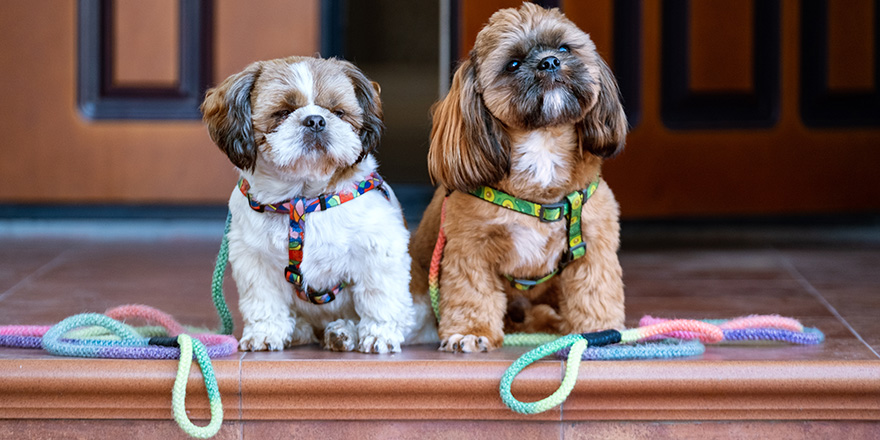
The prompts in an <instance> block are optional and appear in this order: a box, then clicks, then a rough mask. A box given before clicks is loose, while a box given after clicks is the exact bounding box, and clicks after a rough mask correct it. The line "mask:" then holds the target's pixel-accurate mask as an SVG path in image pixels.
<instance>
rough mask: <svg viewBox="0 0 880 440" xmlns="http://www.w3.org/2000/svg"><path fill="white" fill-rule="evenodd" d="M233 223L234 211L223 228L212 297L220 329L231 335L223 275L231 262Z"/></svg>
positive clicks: (213, 278)
mask: <svg viewBox="0 0 880 440" xmlns="http://www.w3.org/2000/svg"><path fill="white" fill-rule="evenodd" d="M230 225H232V212H231V211H230V212H229V213H228V214H226V226H225V227H224V228H223V241H221V242H220V251H219V252H218V253H217V262H216V263H215V264H214V275H213V276H212V277H211V299H212V300H213V301H214V308H215V309H217V315H219V316H220V323H221V325H220V331H219V333H221V334H224V335H231V334H232V330H233V322H232V313H230V312H229V307H228V306H227V305H226V298H225V296H224V295H223V275H224V274H225V273H226V266H227V263H228V262H229V227H230Z"/></svg>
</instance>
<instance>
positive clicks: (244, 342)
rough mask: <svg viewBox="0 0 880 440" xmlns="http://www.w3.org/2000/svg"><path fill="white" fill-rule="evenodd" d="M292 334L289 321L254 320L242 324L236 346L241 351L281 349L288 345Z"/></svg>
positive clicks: (291, 326)
mask: <svg viewBox="0 0 880 440" xmlns="http://www.w3.org/2000/svg"><path fill="white" fill-rule="evenodd" d="M292 336H293V325H292V323H290V322H285V321H282V322H281V323H275V322H272V323H269V322H255V323H253V324H247V325H245V326H244V331H242V335H241V341H239V343H238V347H239V348H240V349H241V350H242V351H266V350H269V351H281V350H284V347H285V346H288V345H290V342H291V340H292Z"/></svg>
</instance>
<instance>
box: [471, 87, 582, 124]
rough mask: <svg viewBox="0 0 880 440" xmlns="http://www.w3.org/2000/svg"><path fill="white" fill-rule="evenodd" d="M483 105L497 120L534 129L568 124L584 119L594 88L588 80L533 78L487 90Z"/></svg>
mask: <svg viewBox="0 0 880 440" xmlns="http://www.w3.org/2000/svg"><path fill="white" fill-rule="evenodd" d="M486 98H487V99H486V105H487V106H489V107H490V110H491V109H493V108H494V109H497V110H493V111H492V113H493V114H494V115H495V116H496V117H498V118H499V119H501V120H503V121H505V123H508V124H510V125H513V126H517V127H521V128H524V129H528V130H533V129H536V128H541V127H551V126H556V125H562V124H568V123H572V122H575V121H578V120H580V119H582V118H583V116H584V113H586V111H587V109H588V108H589V106H590V104H591V102H592V101H593V91H592V90H591V89H590V87H589V80H587V79H584V80H580V81H571V80H568V79H567V78H564V77H560V76H559V75H556V76H549V77H543V78H541V77H532V78H528V79H526V80H520V81H517V82H515V83H509V84H507V85H505V86H500V87H499V89H496V90H495V91H494V93H493V91H492V90H487V92H486Z"/></svg>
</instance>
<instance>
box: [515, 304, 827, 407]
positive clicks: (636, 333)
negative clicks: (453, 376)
mask: <svg viewBox="0 0 880 440" xmlns="http://www.w3.org/2000/svg"><path fill="white" fill-rule="evenodd" d="M713 322H714V323H710V322H706V321H696V320H687V319H676V320H665V319H658V318H653V317H650V316H646V317H644V318H642V320H641V323H642V324H647V325H646V326H644V327H639V328H634V329H628V330H624V331H621V332H617V331H615V330H606V331H603V332H596V333H584V334H580V335H567V336H563V337H561V338H559V339H557V340H556V341H553V342H549V343H546V344H544V345H541V346H539V347H537V348H535V349H533V350H531V351H529V352H527V353H526V354H524V355H522V356H521V357H520V358H519V359H517V360H516V361H515V362H514V363H513V364H512V365H511V366H510V367H508V369H507V371H505V372H504V375H503V376H502V378H501V383H500V385H499V390H500V394H501V400H502V401H503V402H504V404H505V405H507V407H508V408H510V409H511V410H513V411H515V412H519V413H522V414H537V413H540V412H543V411H546V410H548V409H550V408H553V407H554V406H556V405H559V404H560V403H562V402H563V401H564V400H565V399H566V398H567V397H568V395H569V394H570V393H571V390H572V389H573V388H574V381H575V380H576V378H577V370H578V368H579V365H580V362H581V360H586V359H632V358H634V357H642V356H641V355H645V356H644V357H673V356H680V355H696V354H701V353H703V351H704V350H705V347H704V346H703V344H702V343H701V342H700V341H702V342H706V343H713V344H717V343H720V342H724V341H731V340H750V341H755V340H761V341H763V340H775V341H786V342H791V343H794V344H818V343H820V342H822V341H823V340H824V338H825V336H824V335H823V334H822V332H821V331H819V330H818V329H814V328H804V327H803V326H802V325H801V324H800V323H799V322H797V321H796V320H794V319H791V318H783V317H780V316H776V315H769V316H749V317H745V318H736V319H732V320H729V321H713ZM767 325H778V326H779V327H781V328H772V327H769V328H768V327H763V326H767ZM728 327H729V329H723V328H728ZM792 328H801V329H803V331H801V332H796V331H793V330H791V329H792ZM670 334H678V335H686V336H688V338H689V339H691V341H685V342H683V341H678V340H675V339H672V340H670V339H664V340H663V341H661V342H653V343H651V344H637V345H612V344H618V343H621V344H628V343H633V342H637V341H651V340H655V341H656V339H657V338H668V337H669V335H670ZM603 345H609V347H604V349H602V350H596V351H593V352H588V347H589V346H599V347H601V346H603ZM596 348H598V347H596ZM554 352H555V353H556V356H557V358H560V359H565V360H567V362H566V367H565V371H566V373H565V376H564V377H563V379H562V383H561V384H560V386H559V388H558V389H557V390H556V391H555V392H554V393H553V394H551V395H550V396H549V397H547V398H545V399H542V400H539V401H537V402H521V401H519V400H517V399H516V398H514V397H513V395H512V394H511V391H510V388H511V385H512V384H513V380H514V379H515V378H516V376H517V375H518V374H519V373H520V372H521V371H522V370H523V369H524V368H525V367H527V366H528V365H530V364H532V363H533V362H535V361H537V360H539V359H541V358H543V357H544V356H547V355H548V354H551V353H554ZM634 355H635V356H634Z"/></svg>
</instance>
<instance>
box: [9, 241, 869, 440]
mask: <svg viewBox="0 0 880 440" xmlns="http://www.w3.org/2000/svg"><path fill="white" fill-rule="evenodd" d="M218 243H219V238H218V240H217V241H214V240H208V239H173V240H172V239H159V240H143V241H112V240H111V241H94V240H92V241H83V240H60V241H59V240H39V239H37V240H34V239H27V240H24V239H14V238H0V325H10V324H53V323H55V322H58V321H60V320H61V319H63V318H65V317H67V316H70V315H73V314H76V313H80V312H89V311H96V312H100V311H103V310H105V309H107V308H110V307H113V306H118V305H122V304H126V303H144V304H148V305H151V306H154V307H157V308H159V309H162V310H165V311H167V312H169V313H171V314H173V315H174V316H175V317H176V318H177V319H178V320H179V321H181V322H183V323H185V324H191V325H196V326H204V327H209V328H215V327H217V325H218V324H217V323H218V320H217V317H216V314H215V312H214V308H213V305H212V303H211V299H210V287H209V283H210V277H211V272H212V268H213V264H214V259H215V258H216V251H217V247H218ZM621 263H622V265H623V268H624V274H625V275H624V281H625V283H626V286H627V300H626V301H627V304H626V305H627V316H628V320H627V324H628V325H631V326H633V325H636V323H637V322H638V319H639V317H641V316H642V315H643V314H652V315H655V316H661V317H676V318H723V317H734V316H740V315H746V314H752V313H779V314H783V315H787V316H792V317H795V318H798V319H800V320H801V321H802V322H803V323H804V324H805V325H807V326H812V327H817V328H819V329H821V330H822V331H823V332H824V333H825V334H826V336H827V341H826V342H825V343H823V344H822V345H819V346H790V345H786V344H730V345H724V346H710V347H708V348H707V350H706V353H705V354H704V355H702V356H698V357H694V358H685V359H675V360H665V361H659V360H653V361H617V362H612V361H604V362H588V363H584V364H583V366H582V368H581V372H580V376H579V381H578V383H577V385H576V387H575V389H574V391H573V392H572V394H571V395H570V396H569V398H568V400H567V401H566V402H565V403H564V404H563V405H562V406H561V407H557V408H554V409H553V410H551V411H548V412H546V413H543V414H540V415H535V416H521V415H517V414H515V413H513V412H511V411H509V410H508V409H507V408H506V407H505V406H504V405H503V403H502V402H501V400H500V398H499V397H498V389H497V387H498V380H499V378H500V376H501V374H502V373H503V372H504V370H505V369H506V368H507V367H508V366H509V365H510V363H511V362H513V360H515V359H516V358H517V357H519V356H520V355H521V354H522V353H524V352H525V351H526V349H525V348H515V347H505V348H503V349H501V350H497V351H494V352H491V353H487V354H470V355H462V354H458V355H455V354H447V353H441V352H438V351H436V350H435V349H434V347H431V346H415V347H405V348H404V352H403V353H400V354H395V355H364V354H360V353H344V354H340V353H332V352H327V351H324V350H321V349H319V348H318V347H317V346H306V347H297V348H293V349H289V350H285V351H284V352H276V353H239V354H237V355H235V356H232V357H229V358H225V359H219V360H215V361H214V368H215V370H216V374H217V377H218V381H219V385H220V392H221V395H222V396H223V404H224V409H225V420H226V422H225V425H224V430H223V431H221V435H220V436H218V438H261V439H264V438H287V437H289V436H290V435H293V434H294V433H299V434H302V436H303V437H305V438H309V437H320V438H322V439H325V440H329V439H333V438H352V437H360V438H388V437H398V436H401V437H405V436H416V437H419V438H426V439H430V438H451V437H454V438H477V437H480V438H504V437H513V436H516V434H521V436H523V437H522V438H576V439H590V438H615V437H624V438H638V437H644V436H652V435H659V436H660V437H675V438H697V436H698V435H699V433H705V434H706V436H705V438H715V437H713V435H715V434H717V435H722V434H723V433H742V436H743V437H746V438H748V437H754V436H755V435H756V434H755V433H759V432H760V433H782V432H785V433H790V435H781V436H778V437H779V438H797V439H799V438H833V437H837V436H838V435H844V434H845V435H846V436H847V437H848V438H871V436H874V438H876V434H877V432H878V429H880V428H878V423H877V422H876V420H878V419H880V357H878V355H877V352H878V349H880V326H878V324H877V320H876V318H875V317H876V315H877V311H878V309H880V307H878V306H880V275H878V274H880V272H878V271H877V270H876V268H877V267H880V249H878V248H873V247H871V246H861V247H858V246H857V247H850V246H837V247H835V246H830V247H829V246H813V247H810V246H798V247H786V246H754V247H751V246H745V247H732V248H731V247H724V246H716V247H713V246H702V245H701V246H689V247H667V248H659V249H658V248H654V247H652V246H641V247H639V246H624V250H623V251H622V252H621ZM226 290H227V292H226V294H227V299H228V301H229V302H230V305H231V306H232V308H233V309H235V303H236V302H237V299H236V297H237V294H236V292H235V288H234V284H233V283H231V282H227V283H226ZM235 316H236V323H237V331H238V332H239V334H240V329H241V324H240V322H241V321H240V317H239V316H238V314H237V312H235ZM175 371H176V363H175V362H174V361H136V360H98V359H74V358H61V357H56V356H52V355H49V354H46V353H44V352H42V351H37V350H26V349H12V348H0V438H41V437H40V435H39V434H40V433H46V432H51V430H52V429H60V430H62V431H64V432H68V433H70V435H69V436H68V437H69V438H87V437H88V438H92V437H89V436H88V433H90V432H91V433H92V434H94V432H96V431H97V430H101V432H106V433H108V434H107V437H110V436H111V435H110V434H109V433H120V432H133V431H137V432H139V433H141V434H138V435H143V436H142V437H137V436H136V435H135V436H129V437H130V438H157V437H167V438H176V437H175V436H176V435H177V434H179V433H178V432H177V431H176V428H175V427H174V425H173V422H171V421H170V390H171V385H172V383H173V380H174V375H175ZM562 373H563V364H562V363H561V362H560V361H557V360H552V359H547V360H544V361H541V362H540V363H539V364H537V365H535V366H533V367H530V368H528V369H526V370H525V371H524V373H523V374H522V375H521V376H520V377H518V378H517V380H516V382H515V383H514V390H513V391H514V395H515V396H517V397H518V398H520V399H522V400H537V399H539V398H541V397H544V396H546V395H549V394H550V393H552V392H553V391H554V390H555V389H556V387H557V386H558V384H559V380H560V379H561V376H562ZM199 382H200V374H199V373H198V372H197V371H195V370H193V372H192V373H191V375H190V386H189V388H188V397H187V407H188V409H191V414H190V416H191V417H193V419H194V420H196V422H197V423H199V424H204V423H206V421H207V419H208V417H209V414H208V409H207V408H208V401H207V398H206V396H205V389H204V386H203V385H201V384H200V383H199ZM698 420H702V421H704V423H700V424H694V423H690V422H693V421H698ZM611 421H617V422H614V423H612V422H611ZM654 421H656V422H654ZM762 421H763V422H762ZM872 421H873V422H872ZM661 422H662V423H661ZM844 422H846V423H844ZM328 432H332V433H333V434H332V435H328V434H326V433H328ZM144 433H147V434H144ZM321 433H324V434H321ZM712 433H715V434H712ZM493 434H494V435H493ZM29 436H30V437H29ZM701 438H703V437H701Z"/></svg>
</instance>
